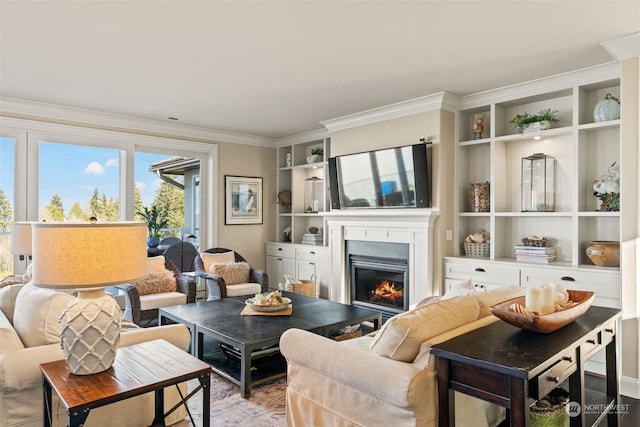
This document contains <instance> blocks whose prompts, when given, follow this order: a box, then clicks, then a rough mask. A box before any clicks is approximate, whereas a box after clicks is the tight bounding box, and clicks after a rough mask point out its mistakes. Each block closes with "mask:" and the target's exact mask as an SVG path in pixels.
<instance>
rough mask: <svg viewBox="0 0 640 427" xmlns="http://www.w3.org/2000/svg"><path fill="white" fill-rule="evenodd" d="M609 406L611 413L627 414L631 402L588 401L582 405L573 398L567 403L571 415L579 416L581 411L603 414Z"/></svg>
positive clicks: (587, 413) (589, 413)
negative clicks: (609, 403) (606, 402)
mask: <svg viewBox="0 0 640 427" xmlns="http://www.w3.org/2000/svg"><path fill="white" fill-rule="evenodd" d="M607 408H609V413H611V414H616V413H617V414H619V415H625V414H628V413H629V404H628V403H618V404H616V405H612V406H611V407H609V405H605V404H604V403H588V404H586V405H580V404H579V403H578V402H574V401H573V400H572V401H571V402H569V403H567V408H566V409H567V413H568V414H569V416H570V417H577V416H578V415H580V414H581V413H583V412H584V414H585V415H591V414H596V415H599V414H602V413H603V412H604V411H606V410H607Z"/></svg>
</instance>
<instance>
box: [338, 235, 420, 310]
mask: <svg viewBox="0 0 640 427" xmlns="http://www.w3.org/2000/svg"><path fill="white" fill-rule="evenodd" d="M346 246H347V248H346V249H347V257H348V263H349V272H350V273H349V280H350V289H351V303H352V304H354V305H360V306H364V307H368V308H373V309H376V310H379V311H380V312H381V313H382V319H383V321H386V320H387V319H388V318H390V317H391V316H393V315H395V314H397V313H402V312H403V311H406V310H408V307H409V247H408V245H407V244H402V243H385V242H365V241H352V240H349V241H347V245H346Z"/></svg>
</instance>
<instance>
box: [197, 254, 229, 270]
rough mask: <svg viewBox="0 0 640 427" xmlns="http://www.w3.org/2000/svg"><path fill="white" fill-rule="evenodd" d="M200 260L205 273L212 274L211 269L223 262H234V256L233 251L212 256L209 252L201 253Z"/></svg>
mask: <svg viewBox="0 0 640 427" xmlns="http://www.w3.org/2000/svg"><path fill="white" fill-rule="evenodd" d="M200 258H202V265H203V267H204V270H205V271H206V272H207V273H213V267H214V266H216V265H217V264H223V263H225V262H235V260H236V254H235V252H234V251H229V252H220V253H217V254H212V253H209V252H202V253H201V254H200Z"/></svg>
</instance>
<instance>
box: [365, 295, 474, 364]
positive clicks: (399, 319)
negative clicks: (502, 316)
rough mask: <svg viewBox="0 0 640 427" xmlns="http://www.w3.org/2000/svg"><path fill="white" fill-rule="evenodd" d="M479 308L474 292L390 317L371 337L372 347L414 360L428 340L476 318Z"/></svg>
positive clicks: (376, 351)
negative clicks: (471, 295) (421, 346)
mask: <svg viewBox="0 0 640 427" xmlns="http://www.w3.org/2000/svg"><path fill="white" fill-rule="evenodd" d="M479 310H480V307H479V303H478V301H477V300H475V299H474V298H472V297H470V296H460V297H456V298H452V299H448V300H441V301H438V302H436V303H432V304H427V305H423V306H421V307H416V308H414V309H413V310H409V311H406V312H404V313H401V314H398V315H396V316H393V317H392V318H391V319H389V320H387V322H386V323H385V324H384V325H382V328H380V331H379V332H378V333H377V334H376V336H375V337H374V338H373V340H372V341H371V345H370V348H371V351H373V353H374V354H376V355H378V356H383V357H388V358H390V359H394V360H399V361H402V362H413V360H414V359H415V358H416V356H417V355H418V352H419V351H420V345H422V343H423V342H424V341H426V340H428V339H429V338H431V337H434V336H436V335H440V334H442V333H444V332H446V331H448V330H450V329H453V328H457V327H458V326H461V325H464V324H466V323H470V322H473V321H474V320H476V319H477V318H478V313H479Z"/></svg>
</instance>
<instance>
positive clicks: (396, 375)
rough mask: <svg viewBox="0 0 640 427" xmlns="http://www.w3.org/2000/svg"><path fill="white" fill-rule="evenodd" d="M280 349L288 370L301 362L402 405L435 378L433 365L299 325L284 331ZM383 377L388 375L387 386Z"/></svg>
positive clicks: (411, 401) (346, 383) (347, 383)
mask: <svg viewBox="0 0 640 427" xmlns="http://www.w3.org/2000/svg"><path fill="white" fill-rule="evenodd" d="M280 352H281V353H282V354H283V355H284V357H285V358H286V359H287V364H288V369H289V370H291V368H292V367H295V366H296V365H301V366H304V367H305V368H307V369H312V370H314V371H316V372H318V373H320V374H322V375H325V376H327V377H330V378H331V379H333V380H334V381H337V382H340V383H343V384H345V385H347V386H350V387H353V388H356V389H357V390H358V391H359V392H360V393H365V394H368V395H370V396H372V397H375V398H377V399H380V400H382V401H385V402H388V403H390V404H392V405H396V406H401V407H406V406H409V405H412V404H413V403H414V402H413V399H414V398H415V397H416V396H415V390H420V389H422V390H428V389H429V385H428V382H429V381H431V382H433V381H434V378H435V373H434V372H433V371H432V370H430V369H420V368H418V367H416V366H414V365H413V364H412V363H405V362H400V361H397V360H392V359H388V358H385V357H380V356H376V355H375V354H373V353H371V352H369V351H363V350H361V349H357V348H353V347H350V346H347V345H343V344H341V343H340V342H338V341H334V340H331V339H329V338H326V337H323V336H320V335H316V334H313V333H311V332H308V331H303V330H300V329H289V330H287V331H286V332H284V333H283V334H282V337H281V338H280ZM381 378H384V379H385V380H384V386H381V383H380V379H381Z"/></svg>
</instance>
